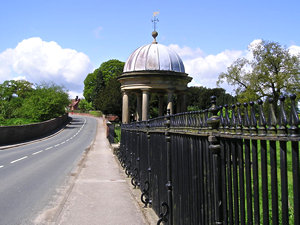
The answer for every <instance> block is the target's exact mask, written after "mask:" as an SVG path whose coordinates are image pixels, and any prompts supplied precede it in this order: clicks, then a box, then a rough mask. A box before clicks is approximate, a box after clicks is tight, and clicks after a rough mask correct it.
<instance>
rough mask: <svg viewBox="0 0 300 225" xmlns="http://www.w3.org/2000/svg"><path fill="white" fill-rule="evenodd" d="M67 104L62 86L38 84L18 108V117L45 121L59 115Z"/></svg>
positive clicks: (66, 96) (66, 95) (66, 97)
mask: <svg viewBox="0 0 300 225" xmlns="http://www.w3.org/2000/svg"><path fill="white" fill-rule="evenodd" d="M68 104H69V96H68V94H67V93H66V91H65V90H64V88H63V87H61V86H57V85H55V84H42V85H38V86H37V87H36V88H35V90H34V91H33V92H32V93H31V95H30V96H29V97H28V98H27V99H26V101H24V102H23V104H22V107H21V108H20V109H19V110H18V114H19V117H23V118H28V119H32V120H34V121H45V120H49V119H51V118H55V117H58V116H61V115H63V114H64V113H65V109H66V107H67V105H68Z"/></svg>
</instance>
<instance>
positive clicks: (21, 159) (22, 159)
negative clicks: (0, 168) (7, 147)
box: [10, 156, 28, 163]
mask: <svg viewBox="0 0 300 225" xmlns="http://www.w3.org/2000/svg"><path fill="white" fill-rule="evenodd" d="M26 158H28V156H24V157H22V158H19V159H16V160H14V161H11V162H10V163H15V162H18V161H21V160H23V159H26Z"/></svg>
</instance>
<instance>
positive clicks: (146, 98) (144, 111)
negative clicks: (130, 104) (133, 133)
mask: <svg viewBox="0 0 300 225" xmlns="http://www.w3.org/2000/svg"><path fill="white" fill-rule="evenodd" d="M148 111H149V90H148V89H147V90H143V102H142V120H143V121H145V120H148Z"/></svg>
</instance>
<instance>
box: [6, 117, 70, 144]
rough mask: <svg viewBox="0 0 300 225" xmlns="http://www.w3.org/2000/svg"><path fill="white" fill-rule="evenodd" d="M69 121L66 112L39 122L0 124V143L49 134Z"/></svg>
mask: <svg viewBox="0 0 300 225" xmlns="http://www.w3.org/2000/svg"><path fill="white" fill-rule="evenodd" d="M68 121H69V117H68V114H65V115H63V116H60V117H58V118H55V119H51V120H47V121H44V122H41V123H34V124H27V125H21V126H3V127H1V126H0V145H6V144H15V143H19V142H23V141H28V140H32V139H36V138H39V137H42V136H46V135H48V134H51V133H52V132H54V131H55V130H57V129H59V128H61V127H62V126H63V125H65V124H66V123H67V122H68Z"/></svg>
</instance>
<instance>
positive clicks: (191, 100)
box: [187, 87, 235, 111]
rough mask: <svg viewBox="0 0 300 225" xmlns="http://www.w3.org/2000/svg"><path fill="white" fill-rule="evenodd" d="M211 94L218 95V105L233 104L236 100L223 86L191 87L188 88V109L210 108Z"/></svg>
mask: <svg viewBox="0 0 300 225" xmlns="http://www.w3.org/2000/svg"><path fill="white" fill-rule="evenodd" d="M211 96H216V97H217V105H225V104H231V103H233V102H234V100H235V98H234V97H232V96H231V95H230V94H228V93H226V91H225V89H223V88H212V89H211V88H206V87H189V88H188V90H187V100H188V101H187V105H188V110H192V111H193V110H200V109H206V108H208V107H209V105H210V97H211Z"/></svg>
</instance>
